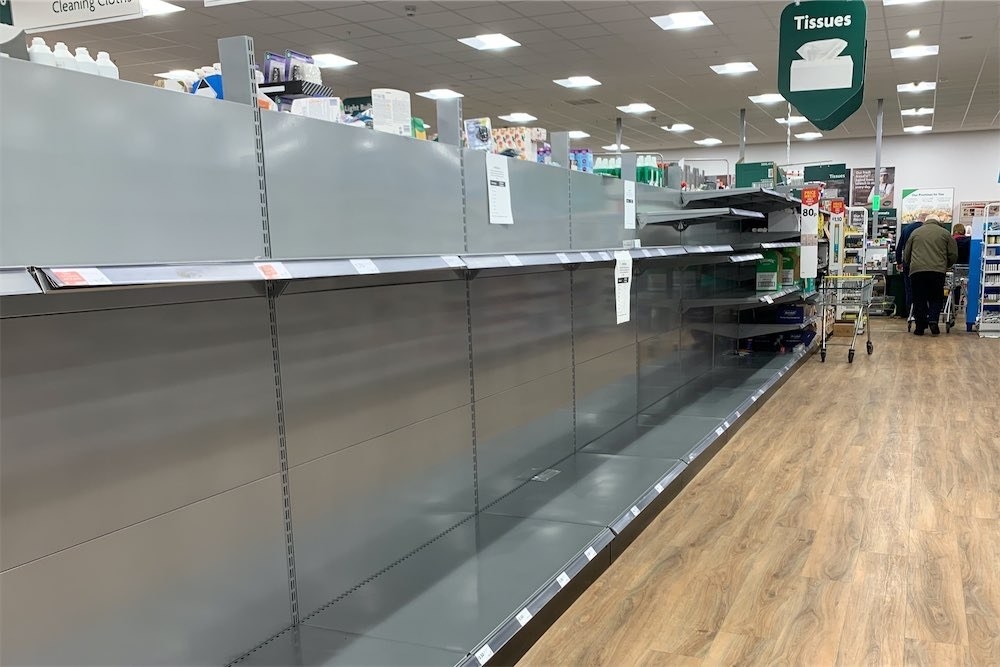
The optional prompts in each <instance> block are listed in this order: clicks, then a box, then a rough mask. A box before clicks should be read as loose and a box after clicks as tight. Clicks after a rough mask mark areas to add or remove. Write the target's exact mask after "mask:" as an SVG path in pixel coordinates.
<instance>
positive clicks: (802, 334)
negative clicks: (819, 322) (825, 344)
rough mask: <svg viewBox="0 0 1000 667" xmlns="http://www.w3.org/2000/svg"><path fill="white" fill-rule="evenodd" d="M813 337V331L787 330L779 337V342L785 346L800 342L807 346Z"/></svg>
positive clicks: (792, 345) (793, 345)
mask: <svg viewBox="0 0 1000 667" xmlns="http://www.w3.org/2000/svg"><path fill="white" fill-rule="evenodd" d="M814 338H816V332H815V331H808V330H807V331H789V332H787V333H785V334H784V335H783V336H782V337H781V342H782V343H783V344H784V345H785V346H786V347H795V346H796V345H798V344H800V343H801V344H802V345H805V346H806V347H808V346H809V344H810V343H812V342H813V339H814Z"/></svg>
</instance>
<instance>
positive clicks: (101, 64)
mask: <svg viewBox="0 0 1000 667" xmlns="http://www.w3.org/2000/svg"><path fill="white" fill-rule="evenodd" d="M97 73H98V74H100V75H101V76H106V77H107V78H109V79H117V78H118V65H115V64H114V63H113V62H111V56H109V55H108V52H107V51H98V52H97Z"/></svg>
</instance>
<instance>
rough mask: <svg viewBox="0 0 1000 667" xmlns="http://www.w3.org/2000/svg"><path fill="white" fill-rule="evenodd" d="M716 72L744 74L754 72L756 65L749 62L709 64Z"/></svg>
mask: <svg viewBox="0 0 1000 667" xmlns="http://www.w3.org/2000/svg"><path fill="white" fill-rule="evenodd" d="M710 67H711V68H712V71H713V72H715V73H716V74H746V73H747V72H756V71H757V66H756V65H754V64H753V63H751V62H739V63H725V64H723V65H710Z"/></svg>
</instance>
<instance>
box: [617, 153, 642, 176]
mask: <svg viewBox="0 0 1000 667" xmlns="http://www.w3.org/2000/svg"><path fill="white" fill-rule="evenodd" d="M621 155H622V180H623V181H634V180H635V178H636V171H635V170H636V166H637V165H638V164H639V154H638V153H622V154H621Z"/></svg>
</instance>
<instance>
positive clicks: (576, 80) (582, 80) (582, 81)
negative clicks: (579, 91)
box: [552, 76, 601, 88]
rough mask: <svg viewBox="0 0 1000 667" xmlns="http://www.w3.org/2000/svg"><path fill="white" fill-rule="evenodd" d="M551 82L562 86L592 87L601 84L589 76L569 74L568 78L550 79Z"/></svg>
mask: <svg viewBox="0 0 1000 667" xmlns="http://www.w3.org/2000/svg"><path fill="white" fill-rule="evenodd" d="M552 83H558V84H559V85H560V86H562V87H563V88H592V87H593V86H599V85H601V82H600V81H598V80H597V79H595V78H593V77H590V76H571V77H569V78H568V79H552Z"/></svg>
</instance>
